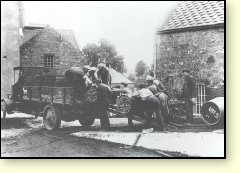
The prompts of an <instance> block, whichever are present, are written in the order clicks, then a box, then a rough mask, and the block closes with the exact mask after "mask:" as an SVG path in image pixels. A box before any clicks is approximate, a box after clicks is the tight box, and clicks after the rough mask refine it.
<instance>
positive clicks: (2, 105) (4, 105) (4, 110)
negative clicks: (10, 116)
mask: <svg viewBox="0 0 240 173" xmlns="http://www.w3.org/2000/svg"><path fill="white" fill-rule="evenodd" d="M1 111H2V113H3V119H6V116H7V104H6V102H5V100H2V101H1Z"/></svg>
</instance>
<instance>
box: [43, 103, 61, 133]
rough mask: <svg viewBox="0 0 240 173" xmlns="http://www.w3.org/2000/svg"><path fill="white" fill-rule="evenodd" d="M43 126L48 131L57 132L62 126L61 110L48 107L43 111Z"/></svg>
mask: <svg viewBox="0 0 240 173" xmlns="http://www.w3.org/2000/svg"><path fill="white" fill-rule="evenodd" d="M43 124H44V126H45V128H46V129H47V130H50V131H52V130H56V129H58V128H59V127H60V125H61V113H60V110H59V108H57V107H56V106H52V105H47V106H46V107H45V108H44V111H43Z"/></svg>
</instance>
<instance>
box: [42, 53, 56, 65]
mask: <svg viewBox="0 0 240 173" xmlns="http://www.w3.org/2000/svg"><path fill="white" fill-rule="evenodd" d="M54 57H55V56H54V54H44V67H46V68H53V67H54Z"/></svg>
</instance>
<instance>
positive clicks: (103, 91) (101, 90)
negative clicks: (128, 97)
mask: <svg viewBox="0 0 240 173" xmlns="http://www.w3.org/2000/svg"><path fill="white" fill-rule="evenodd" d="M110 98H111V92H110V90H109V87H108V86H106V85H105V84H102V83H101V84H99V86H98V87H97V103H98V104H101V105H102V104H103V105H106V104H109V103H110V102H111V101H110Z"/></svg>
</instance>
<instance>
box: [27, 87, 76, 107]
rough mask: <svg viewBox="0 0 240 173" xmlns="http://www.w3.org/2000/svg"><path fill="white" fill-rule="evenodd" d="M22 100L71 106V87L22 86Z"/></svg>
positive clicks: (72, 98)
mask: <svg viewBox="0 0 240 173" xmlns="http://www.w3.org/2000/svg"><path fill="white" fill-rule="evenodd" d="M23 100H29V101H36V102H39V103H51V104H63V105H66V104H67V105H73V102H74V95H73V88H72V87H51V86H23Z"/></svg>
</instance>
